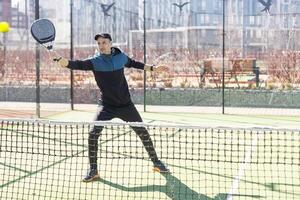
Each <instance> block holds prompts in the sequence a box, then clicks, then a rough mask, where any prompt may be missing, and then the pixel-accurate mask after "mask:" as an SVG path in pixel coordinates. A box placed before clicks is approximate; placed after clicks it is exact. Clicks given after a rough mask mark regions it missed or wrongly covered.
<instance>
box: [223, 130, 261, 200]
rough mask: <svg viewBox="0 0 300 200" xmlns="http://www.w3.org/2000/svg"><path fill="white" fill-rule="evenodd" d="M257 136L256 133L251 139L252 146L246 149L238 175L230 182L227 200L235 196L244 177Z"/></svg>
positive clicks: (231, 199) (255, 146) (255, 145)
mask: <svg viewBox="0 0 300 200" xmlns="http://www.w3.org/2000/svg"><path fill="white" fill-rule="evenodd" d="M258 135H259V132H257V133H256V134H255V137H254V138H253V140H252V144H251V146H250V148H249V149H248V151H247V152H246V155H245V159H244V162H242V163H241V164H240V167H239V172H238V175H237V176H236V177H235V178H234V180H233V182H232V187H231V189H230V192H229V193H228V196H227V200H233V195H234V194H236V192H237V190H238V188H239V182H240V180H241V178H242V177H243V176H244V175H245V170H246V167H247V166H248V165H247V164H248V163H250V161H251V154H252V152H254V151H256V148H257V140H258Z"/></svg>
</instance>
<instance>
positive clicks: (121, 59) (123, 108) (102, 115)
mask: <svg viewBox="0 0 300 200" xmlns="http://www.w3.org/2000/svg"><path fill="white" fill-rule="evenodd" d="M95 40H96V42H97V44H98V47H99V53H97V54H96V55H94V57H92V58H89V59H86V60H76V61H70V60H67V59H66V58H60V60H59V61H58V63H59V64H60V65H61V66H62V67H67V68H69V69H75V70H91V71H93V73H94V76H95V80H96V82H97V85H98V87H99V88H100V90H101V102H102V106H101V107H99V109H98V112H97V116H96V118H95V119H94V120H95V121H106V120H111V119H113V118H120V119H122V120H123V121H126V122H142V118H141V116H140V114H139V113H138V111H137V109H136V108H135V106H134V104H133V103H132V101H131V97H130V93H129V89H128V84H127V81H126V79H125V76H124V67H127V68H130V67H133V68H137V69H141V70H147V71H164V70H166V69H167V68H166V67H165V66H162V65H158V66H154V65H147V64H144V63H141V62H137V61H135V60H133V59H131V58H129V57H128V56H127V55H126V54H125V53H123V52H122V51H121V50H120V49H118V48H115V47H112V38H111V36H110V35H109V34H108V33H102V34H97V35H95ZM102 129H103V127H102V126H95V127H94V128H93V129H92V130H91V131H90V132H89V139H88V143H89V146H88V147H89V162H90V168H89V170H88V173H87V175H86V176H85V177H84V179H83V181H85V182H89V181H93V180H94V179H96V178H98V177H99V174H98V169H97V150H98V138H99V136H100V134H101V131H102ZM132 129H133V130H134V131H135V132H136V133H137V134H138V136H139V137H140V139H141V140H142V142H143V145H144V147H145V148H146V150H147V152H148V155H149V156H150V159H151V161H152V162H153V165H154V168H153V170H154V171H157V172H160V173H168V172H169V170H168V169H167V168H166V167H165V165H164V164H163V163H162V162H161V161H160V160H159V159H158V157H157V154H156V152H155V149H154V146H153V143H152V140H151V138H150V135H149V133H148V131H147V130H146V129H145V128H144V127H132Z"/></svg>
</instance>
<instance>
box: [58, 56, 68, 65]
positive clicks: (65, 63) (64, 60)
mask: <svg viewBox="0 0 300 200" xmlns="http://www.w3.org/2000/svg"><path fill="white" fill-rule="evenodd" d="M56 62H57V63H58V64H59V65H60V66H61V67H67V66H68V65H69V60H68V59H66V58H62V57H61V58H58V59H57V61H56Z"/></svg>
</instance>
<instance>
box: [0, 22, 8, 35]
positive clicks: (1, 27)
mask: <svg viewBox="0 0 300 200" xmlns="http://www.w3.org/2000/svg"><path fill="white" fill-rule="evenodd" d="M8 31H9V23H7V22H0V32H1V33H6V32H8Z"/></svg>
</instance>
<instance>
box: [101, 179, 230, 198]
mask: <svg viewBox="0 0 300 200" xmlns="http://www.w3.org/2000/svg"><path fill="white" fill-rule="evenodd" d="M161 175H162V176H164V177H165V178H166V184H165V185H146V186H140V187H127V186H123V185H120V184H117V183H113V182H110V181H107V180H105V179H102V178H100V179H99V181H100V182H102V183H104V184H107V185H109V186H111V187H114V188H116V189H119V190H123V191H127V192H161V193H165V194H166V195H167V196H168V197H169V198H170V199H172V200H186V199H190V200H225V199H226V198H227V194H218V195H217V196H215V197H214V198H211V197H208V196H206V195H204V194H199V193H198V192H196V191H194V190H192V189H191V188H189V187H188V186H187V185H185V184H184V183H182V182H181V181H180V180H179V179H178V178H176V177H175V176H173V175H172V174H161Z"/></svg>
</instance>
